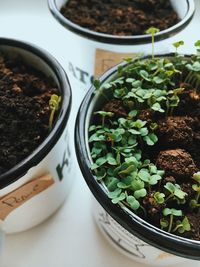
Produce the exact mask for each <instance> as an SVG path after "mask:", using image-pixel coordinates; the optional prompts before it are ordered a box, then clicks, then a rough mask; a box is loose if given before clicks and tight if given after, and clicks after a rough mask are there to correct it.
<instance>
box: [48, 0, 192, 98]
mask: <svg viewBox="0 0 200 267" xmlns="http://www.w3.org/2000/svg"><path fill="white" fill-rule="evenodd" d="M66 2H67V0H48V3H49V8H50V10H51V12H52V14H53V16H54V17H55V18H56V19H57V20H58V21H59V23H60V24H62V25H63V26H64V27H65V28H66V36H63V40H62V42H66V47H67V49H66V51H65V58H66V62H67V65H68V74H69V78H70V81H71V82H72V83H73V85H74V90H76V91H75V93H77V94H76V95H77V97H79V98H80V99H81V98H82V97H83V96H84V95H85V93H86V92H87V90H88V89H89V87H90V86H91V81H92V80H93V77H94V76H95V77H97V76H99V75H100V74H102V73H103V72H105V71H106V70H107V69H109V68H110V67H113V66H114V65H116V64H118V63H119V62H121V61H122V60H123V58H127V57H130V56H131V57H132V56H134V55H135V56H136V55H137V54H141V53H144V54H149V53H151V50H152V45H151V36H150V35H138V36H125V37H124V36H113V35H109V34H103V33H97V32H93V31H91V30H87V29H85V28H83V27H80V26H78V25H77V24H74V23H73V22H71V21H69V20H68V19H66V18H65V17H64V16H63V15H62V14H61V13H60V9H61V7H62V6H63V5H64V3H66ZM171 2H172V5H173V7H174V9H175V11H176V12H177V13H178V16H179V18H180V22H179V23H177V24H176V25H174V26H173V27H170V28H168V29H166V30H163V31H160V32H159V33H158V34H156V35H155V41H156V43H155V51H156V52H157V53H162V52H165V53H166V52H169V51H170V50H169V49H170V46H171V45H172V38H171V37H172V36H173V35H175V34H177V33H178V32H179V31H181V30H183V29H184V28H185V27H186V26H187V25H188V24H189V22H190V21H191V19H192V17H193V14H194V11H195V6H194V1H193V0H181V4H180V0H171Z"/></svg>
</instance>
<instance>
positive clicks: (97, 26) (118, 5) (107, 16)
mask: <svg viewBox="0 0 200 267" xmlns="http://www.w3.org/2000/svg"><path fill="white" fill-rule="evenodd" d="M61 13H62V14H63V15H64V16H65V17H66V18H67V19H69V20H70V21H72V22H74V23H76V24H78V25H80V26H82V27H84V28H87V29H90V30H92V31H95V32H101V33H106V34H112V35H120V36H126V35H140V34H144V33H145V31H146V30H147V29H148V28H150V27H156V28H158V29H160V30H164V29H167V28H169V27H171V26H173V25H175V24H176V23H177V22H178V21H179V18H178V15H177V13H176V12H175V11H174V10H173V8H172V6H171V3H170V1H169V0H123V1H121V0H69V1H67V3H66V4H65V5H64V6H63V7H62V8H61Z"/></svg>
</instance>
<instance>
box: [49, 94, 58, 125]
mask: <svg viewBox="0 0 200 267" xmlns="http://www.w3.org/2000/svg"><path fill="white" fill-rule="evenodd" d="M60 101H61V97H60V96H58V95H56V94H53V95H51V98H50V100H49V109H50V111H51V113H50V117H49V130H51V129H52V126H53V120H54V116H55V112H56V111H57V110H58V109H59V105H60Z"/></svg>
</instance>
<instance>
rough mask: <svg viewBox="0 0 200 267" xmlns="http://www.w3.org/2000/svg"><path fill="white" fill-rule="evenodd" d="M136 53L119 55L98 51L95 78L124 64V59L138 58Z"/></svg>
mask: <svg viewBox="0 0 200 267" xmlns="http://www.w3.org/2000/svg"><path fill="white" fill-rule="evenodd" d="M137 55H138V54H136V53H135V54H134V53H117V52H112V51H107V50H102V49H96V55H95V71H94V74H95V77H96V78H98V77H99V76H100V75H101V74H103V73H104V72H105V71H106V70H108V69H110V68H111V67H113V66H115V65H117V64H118V63H120V62H122V61H123V59H124V58H132V57H136V56H137Z"/></svg>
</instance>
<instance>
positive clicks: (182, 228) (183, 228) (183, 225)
mask: <svg viewBox="0 0 200 267" xmlns="http://www.w3.org/2000/svg"><path fill="white" fill-rule="evenodd" d="M190 230H191V226H190V222H189V220H188V218H187V217H184V219H183V220H182V221H180V220H177V221H176V226H175V228H174V229H173V230H172V232H176V231H178V232H179V233H180V234H183V233H185V232H188V231H190Z"/></svg>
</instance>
